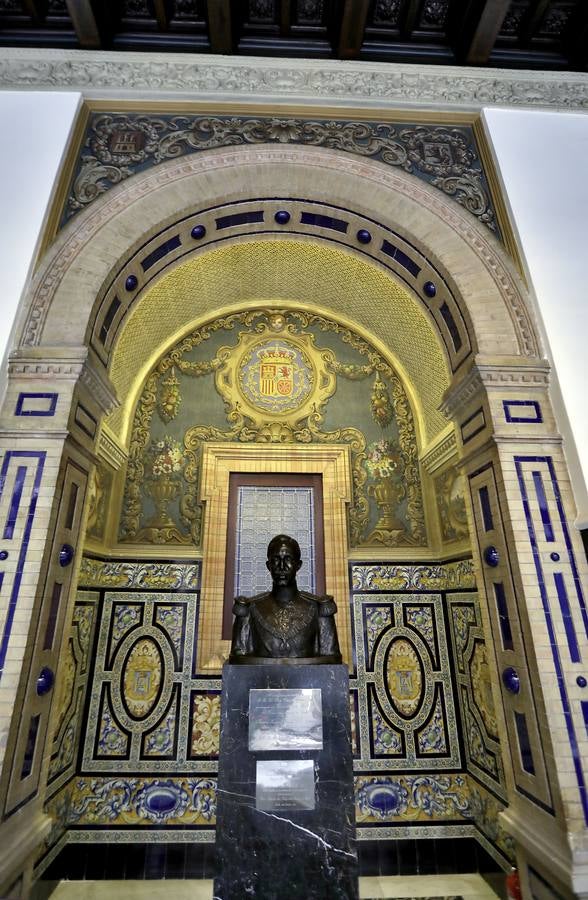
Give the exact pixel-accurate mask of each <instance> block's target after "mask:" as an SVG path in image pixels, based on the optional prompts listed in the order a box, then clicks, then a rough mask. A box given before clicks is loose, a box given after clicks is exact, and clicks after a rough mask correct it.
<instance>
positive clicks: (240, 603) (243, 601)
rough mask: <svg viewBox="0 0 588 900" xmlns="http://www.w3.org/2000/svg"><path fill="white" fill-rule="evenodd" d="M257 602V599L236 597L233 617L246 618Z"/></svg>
mask: <svg viewBox="0 0 588 900" xmlns="http://www.w3.org/2000/svg"><path fill="white" fill-rule="evenodd" d="M253 600H255V597H235V599H234V600H233V615H234V616H246V615H247V614H248V613H249V607H250V605H251V603H252V602H253Z"/></svg>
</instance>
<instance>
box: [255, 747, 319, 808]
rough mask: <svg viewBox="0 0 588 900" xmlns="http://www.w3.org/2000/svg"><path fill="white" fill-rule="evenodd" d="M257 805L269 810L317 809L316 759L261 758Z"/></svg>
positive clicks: (257, 782) (258, 773) (257, 778)
mask: <svg viewBox="0 0 588 900" xmlns="http://www.w3.org/2000/svg"><path fill="white" fill-rule="evenodd" d="M255 808H256V809H264V810H267V811H268V812H269V811H271V812H292V811H294V810H301V809H314V808H315V796H314V761H313V760H312V759H264V760H259V759H258V760H257V766H256V778H255Z"/></svg>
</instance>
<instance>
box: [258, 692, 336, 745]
mask: <svg viewBox="0 0 588 900" xmlns="http://www.w3.org/2000/svg"><path fill="white" fill-rule="evenodd" d="M322 748H323V708H322V700H321V691H320V689H319V688H297V689H295V690H290V689H286V688H284V689H282V688H276V689H266V690H257V689H254V690H251V691H249V750H250V751H252V752H260V751H264V750H322Z"/></svg>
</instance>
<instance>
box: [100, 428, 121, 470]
mask: <svg viewBox="0 0 588 900" xmlns="http://www.w3.org/2000/svg"><path fill="white" fill-rule="evenodd" d="M98 456H99V457H101V458H102V459H105V460H106V462H108V463H109V464H110V465H111V466H112V468H113V469H116V470H117V471H118V470H119V469H121V468H122V467H123V466H124V464H125V463H126V461H127V456H128V454H127V453H126V451H125V449H124V448H123V447H122V446H121V444H120V442H119V441H118V439H117V438H116V437H115V436H114V435H113V433H112V432H111V431H110V429H108V428H107V427H106V426H105V425H103V426H102V430H101V432H100V437H99V439H98Z"/></svg>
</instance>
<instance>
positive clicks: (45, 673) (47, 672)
mask: <svg viewBox="0 0 588 900" xmlns="http://www.w3.org/2000/svg"><path fill="white" fill-rule="evenodd" d="M54 681H55V675H54V674H53V672H52V670H51V669H49V668H47V666H44V667H43V668H42V669H41V671H40V672H39V675H38V677H37V694H38V695H39V697H42V696H43V694H47V693H48V692H49V691H50V690H51V688H52V687H53V682H54Z"/></svg>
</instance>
